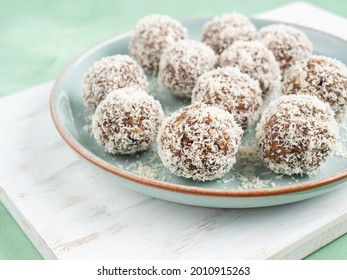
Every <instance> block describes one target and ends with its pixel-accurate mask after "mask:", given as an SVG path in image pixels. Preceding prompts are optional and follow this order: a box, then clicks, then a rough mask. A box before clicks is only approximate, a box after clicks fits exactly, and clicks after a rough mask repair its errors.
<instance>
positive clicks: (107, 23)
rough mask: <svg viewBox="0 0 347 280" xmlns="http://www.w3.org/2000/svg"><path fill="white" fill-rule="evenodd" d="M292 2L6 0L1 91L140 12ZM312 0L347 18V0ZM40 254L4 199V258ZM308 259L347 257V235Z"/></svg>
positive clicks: (248, 8)
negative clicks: (10, 212) (11, 214)
mask: <svg viewBox="0 0 347 280" xmlns="http://www.w3.org/2000/svg"><path fill="white" fill-rule="evenodd" d="M291 2H292V1H287V0H263V1H259V0H258V1H239V0H212V1H204V0H200V1H188V0H173V1H165V0H160V1H155V0H150V1H135V0H122V1H116V0H84V1H73V0H57V1H49V0H31V1H24V0H22V1H19V0H10V1H5V0H0V96H4V95H8V94H11V93H13V92H16V91H19V90H23V89H26V88H28V87H30V86H34V85H37V84H40V83H44V82H46V81H49V80H52V79H54V78H56V77H57V75H59V73H60V72H61V71H62V70H63V68H64V67H65V66H66V64H68V63H69V62H70V61H71V60H72V59H73V58H74V57H76V56H77V55H78V54H79V53H80V52H82V51H83V50H84V49H86V48H88V47H90V46H91V45H94V44H95V43H96V42H98V41H100V40H102V39H105V38H107V37H110V36H112V35H114V34H116V33H118V32H122V31H125V30H129V29H132V28H134V26H135V24H136V22H137V21H138V19H139V18H141V17H143V16H145V15H148V14H151V13H163V14H169V15H171V16H173V17H175V18H178V19H179V18H184V17H194V16H213V15H217V14H221V13H225V12H230V11H237V12H240V13H244V14H246V15H253V14H256V13H260V12H263V11H266V10H269V9H273V8H276V7H279V6H282V5H284V4H288V3H291ZM307 2H310V3H313V4H315V5H317V6H319V7H322V8H324V9H326V10H329V11H331V12H334V13H336V14H338V15H341V16H343V17H346V18H347V1H346V0H330V1H324V0H319V1H307ZM308 16H309V15H308ZM40 258H41V257H40V254H39V253H38V252H37V251H36V249H35V248H34V246H33V245H32V244H31V242H30V241H29V240H28V239H27V237H26V236H25V234H24V233H23V232H22V231H21V230H20V229H19V227H18V226H17V224H16V223H15V222H14V221H13V219H12V217H11V216H10V214H9V213H8V212H7V210H6V209H5V208H4V206H3V205H2V204H1V203H0V259H40ZM308 259H347V235H344V236H343V237H341V238H339V239H337V240H336V241H334V242H333V243H330V244H329V245H327V246H325V247H324V248H322V249H320V250H319V251H317V252H315V253H314V254H312V255H311V256H309V257H308Z"/></svg>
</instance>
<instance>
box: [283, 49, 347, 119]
mask: <svg viewBox="0 0 347 280" xmlns="http://www.w3.org/2000/svg"><path fill="white" fill-rule="evenodd" d="M282 91H283V94H308V95H315V96H317V97H318V98H319V99H320V100H322V101H324V102H327V103H329V105H330V106H331V108H332V109H333V111H334V112H335V117H336V118H337V119H338V120H340V121H342V120H343V118H344V115H345V112H346V108H347V67H346V65H344V64H342V63H341V62H340V61H337V60H335V59H332V58H329V57H326V56H316V55H314V56H312V57H311V58H310V59H309V60H304V61H299V62H297V63H296V64H295V65H294V66H292V67H291V68H289V70H288V71H287V72H286V75H285V78H284V82H283V86H282Z"/></svg>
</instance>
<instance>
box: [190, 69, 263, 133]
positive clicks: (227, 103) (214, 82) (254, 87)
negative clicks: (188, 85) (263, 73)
mask: <svg viewBox="0 0 347 280" xmlns="http://www.w3.org/2000/svg"><path fill="white" fill-rule="evenodd" d="M199 102H202V103H205V104H208V105H213V106H216V107H219V108H221V109H224V110H226V111H228V112H229V113H232V114H233V115H234V116H235V119H236V122H237V123H238V124H239V125H241V127H242V128H243V129H248V128H249V127H250V126H251V125H252V124H253V122H254V121H255V120H256V119H257V118H258V116H259V111H260V107H261V105H262V93H261V89H260V87H259V83H258V82H257V81H255V80H253V79H252V78H251V77H250V76H249V75H247V74H244V73H241V72H240V70H238V69H237V68H233V67H226V68H218V69H214V70H211V71H209V72H206V73H204V74H202V75H201V76H200V77H199V79H198V81H197V83H196V85H195V87H194V89H193V95H192V103H193V104H196V103H199Z"/></svg>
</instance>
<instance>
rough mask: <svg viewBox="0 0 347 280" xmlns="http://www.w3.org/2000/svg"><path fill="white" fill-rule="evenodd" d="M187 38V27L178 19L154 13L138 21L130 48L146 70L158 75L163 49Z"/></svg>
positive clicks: (131, 52)
mask: <svg viewBox="0 0 347 280" xmlns="http://www.w3.org/2000/svg"><path fill="white" fill-rule="evenodd" d="M187 38H188V32H187V29H186V28H184V27H183V26H182V25H181V24H180V23H179V22H178V21H177V20H174V19H172V18H171V17H168V16H163V15H155V14H154V15H150V16H147V17H144V18H143V19H141V20H140V21H139V22H138V24H137V27H136V29H135V33H134V36H133V37H132V39H131V41H130V46H129V50H130V54H131V55H132V56H133V57H134V58H135V59H136V61H137V62H138V63H139V64H140V65H141V66H142V67H143V68H144V69H145V70H147V71H148V72H150V73H151V74H154V75H157V73H158V69H159V61H160V56H161V55H162V53H163V51H164V50H165V49H166V48H167V47H168V46H170V45H171V44H172V43H174V42H177V41H180V40H183V39H187Z"/></svg>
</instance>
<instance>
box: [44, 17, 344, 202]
mask: <svg viewBox="0 0 347 280" xmlns="http://www.w3.org/2000/svg"><path fill="white" fill-rule="evenodd" d="M204 19H206V20H208V19H210V18H209V17H206V18H187V19H184V20H204ZM254 19H256V20H261V21H266V22H268V23H269V24H277V23H282V22H279V21H274V20H266V19H257V18H254ZM251 20H253V18H251ZM288 24H290V25H293V26H296V27H298V28H304V29H309V30H312V31H315V32H319V33H322V34H325V35H328V36H331V37H334V38H336V39H338V40H341V41H343V42H345V43H346V44H347V40H345V39H343V38H340V37H338V36H335V35H332V34H329V33H327V32H324V31H320V30H318V29H314V28H310V27H306V26H302V25H298V24H292V23H288ZM130 34H131V31H127V32H122V33H120V34H118V35H116V36H112V37H111V38H108V39H106V40H103V41H101V42H99V43H97V44H95V45H94V46H93V47H91V48H89V49H87V50H86V51H84V52H83V53H81V54H80V55H79V56H78V57H77V58H76V59H74V60H73V61H72V62H71V63H70V64H68V66H67V67H66V68H65V70H64V71H63V72H62V73H61V74H60V75H59V77H58V78H57V79H56V81H55V83H54V86H53V88H52V91H51V96H50V112H51V117H52V120H53V123H54V125H55V127H56V129H57V131H58V132H59V134H60V135H61V137H62V138H63V140H64V141H65V142H66V143H67V144H68V145H69V146H70V147H71V148H72V149H73V150H74V151H75V152H76V153H77V154H79V155H80V156H81V157H83V158H84V159H86V160H87V161H89V162H91V163H92V164H94V165H96V166H98V167H99V168H101V169H103V170H105V171H107V172H109V173H111V174H114V175H117V176H120V177H122V178H124V179H127V180H130V181H133V182H135V183H138V184H141V185H144V186H147V187H152V188H156V189H161V190H164V191H169V192H176V193H180V194H186V195H187V194H189V195H200V196H211V197H262V196H263V197H269V196H273V195H285V194H293V193H297V192H302V191H308V190H311V189H315V188H319V187H324V186H327V185H330V184H332V183H337V182H338V181H341V180H344V179H347V169H345V170H343V171H341V172H338V173H335V174H333V175H331V176H330V177H328V178H324V179H317V180H313V181H310V182H305V183H298V184H294V185H288V186H283V187H279V188H268V189H252V190H226V189H209V188H202V187H192V186H185V185H180V184H173V183H167V182H163V181H159V180H155V179H150V178H146V177H142V176H139V175H136V174H133V173H130V172H126V171H124V170H122V169H121V168H119V167H116V166H114V165H112V164H110V163H108V162H106V161H105V160H102V159H101V158H99V157H98V156H96V155H94V154H93V153H91V152H89V151H88V150H87V149H85V148H84V147H83V146H82V145H81V144H79V143H78V141H77V140H75V139H74V138H73V137H72V136H71V134H70V133H69V132H68V131H67V130H66V129H65V128H64V126H63V125H62V124H61V122H60V120H59V117H58V112H57V95H58V87H59V85H60V82H61V80H62V79H63V78H64V77H65V74H66V72H67V71H68V70H69V69H70V68H71V67H72V65H74V64H75V63H76V62H77V61H78V60H80V59H81V58H82V57H84V56H85V55H86V54H88V53H89V52H90V51H92V50H94V49H95V48H97V47H100V46H101V45H103V44H106V43H108V42H109V41H115V40H119V39H120V38H123V37H125V36H128V35H130Z"/></svg>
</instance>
